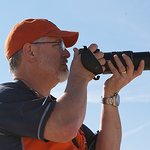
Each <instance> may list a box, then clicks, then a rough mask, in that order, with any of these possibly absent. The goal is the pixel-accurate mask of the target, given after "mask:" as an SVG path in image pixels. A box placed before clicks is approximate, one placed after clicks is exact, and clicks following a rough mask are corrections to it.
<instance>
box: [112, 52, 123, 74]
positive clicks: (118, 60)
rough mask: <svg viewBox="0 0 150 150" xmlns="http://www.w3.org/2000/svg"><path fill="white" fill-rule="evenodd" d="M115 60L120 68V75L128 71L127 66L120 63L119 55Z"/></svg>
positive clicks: (115, 56)
mask: <svg viewBox="0 0 150 150" xmlns="http://www.w3.org/2000/svg"><path fill="white" fill-rule="evenodd" d="M114 60H115V62H116V65H117V67H118V70H119V72H120V73H123V72H125V71H126V68H125V66H124V65H123V64H122V62H121V61H120V59H119V57H118V56H117V55H114Z"/></svg>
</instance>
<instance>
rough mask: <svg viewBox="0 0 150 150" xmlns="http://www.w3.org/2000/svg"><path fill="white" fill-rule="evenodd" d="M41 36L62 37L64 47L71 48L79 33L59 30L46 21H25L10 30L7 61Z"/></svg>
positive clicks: (6, 45) (6, 51) (6, 50)
mask: <svg viewBox="0 0 150 150" xmlns="http://www.w3.org/2000/svg"><path fill="white" fill-rule="evenodd" d="M43 36H54V37H62V39H63V41H64V44H65V46H66V47H71V46H73V45H74V44H75V43H76V42H77V40H78V36H79V32H76V31H63V30H60V29H59V28H58V27H57V26H56V25H55V24H54V23H52V22H50V21H48V20H47V19H25V20H23V21H21V22H19V23H17V24H16V25H15V26H14V27H13V28H12V30H11V31H10V33H9V35H8V37H7V39H6V42H5V54H6V57H7V59H8V60H9V58H10V57H11V56H12V55H13V54H14V53H16V52H17V51H19V50H20V49H21V48H23V45H24V44H25V43H28V42H29V43H31V42H33V41H35V40H37V39H39V38H40V37H43Z"/></svg>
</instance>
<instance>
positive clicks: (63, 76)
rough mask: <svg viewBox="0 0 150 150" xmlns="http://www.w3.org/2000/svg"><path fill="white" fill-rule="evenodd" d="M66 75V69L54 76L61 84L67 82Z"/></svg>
mask: <svg viewBox="0 0 150 150" xmlns="http://www.w3.org/2000/svg"><path fill="white" fill-rule="evenodd" d="M68 75H69V71H68V69H66V70H65V71H64V70H62V71H60V72H59V73H58V74H57V75H56V77H57V79H58V80H59V82H60V83H62V82H64V81H66V80H67V78H68Z"/></svg>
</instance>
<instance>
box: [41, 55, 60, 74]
mask: <svg viewBox="0 0 150 150" xmlns="http://www.w3.org/2000/svg"><path fill="white" fill-rule="evenodd" d="M60 60H61V56H60V55H58V54H57V55H54V54H45V55H43V54H42V55H41V58H40V61H39V66H40V67H41V68H43V69H44V68H45V70H46V69H47V71H53V72H57V70H59V68H60V64H61V61H60Z"/></svg>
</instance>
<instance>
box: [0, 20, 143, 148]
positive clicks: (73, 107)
mask: <svg viewBox="0 0 150 150" xmlns="http://www.w3.org/2000/svg"><path fill="white" fill-rule="evenodd" d="M77 39H78V32H71V31H61V30H60V29H59V28H58V27H56V25H54V24H53V23H52V22H50V21H48V20H46V19H26V20H23V21H22V22H20V23H17V24H16V25H15V26H14V27H13V29H12V30H11V32H10V33H9V35H8V38H7V40H6V43H5V54H6V57H7V59H8V60H9V65H10V72H11V73H12V74H13V79H14V82H11V83H4V84H1V85H0V149H2V150H23V149H24V150H58V149H65V150H77V149H81V150H85V149H89V150H92V149H96V150H119V148H120V143H121V124H120V118H119V113H118V108H117V105H116V99H115V100H114V102H115V103H111V104H108V103H107V101H108V99H111V98H112V97H113V96H116V95H117V93H118V92H119V90H120V89H121V88H122V87H123V86H125V85H126V84H127V83H129V82H130V81H131V80H132V79H133V78H135V77H137V76H138V75H140V74H141V73H142V70H143V68H144V62H143V61H141V63H140V65H139V68H138V70H137V71H134V66H133V64H132V61H131V60H130V58H129V57H128V56H126V55H123V58H124V60H125V62H126V64H127V68H125V67H124V66H123V65H122V63H121V62H120V60H119V58H118V57H117V56H116V55H115V56H114V59H115V61H116V64H117V66H118V70H117V69H116V68H115V67H114V66H113V64H112V63H111V62H110V61H108V65H109V67H110V70H111V71H112V73H113V75H112V76H111V77H110V78H109V79H108V80H107V81H106V82H105V85H104V90H103V104H102V118H101V126H100V129H99V132H98V133H97V134H96V135H95V134H94V133H92V131H90V129H88V128H87V127H86V126H85V125H83V121H84V117H85V113H86V103H87V85H88V82H89V81H90V80H92V79H93V78H94V76H95V75H94V74H93V73H92V72H90V71H88V70H87V69H85V68H84V67H83V65H82V63H81V55H80V54H79V51H78V49H77V48H74V49H73V50H74V58H73V61H72V64H71V67H70V73H69V76H68V68H67V65H66V63H67V58H69V57H70V53H69V52H68V51H67V49H66V47H71V46H73V45H74V44H75V43H76V41H77ZM65 46H66V47H65ZM89 49H90V51H91V52H94V51H95V50H96V49H97V45H96V44H91V45H90V46H89ZM93 55H94V56H95V58H96V59H97V60H98V61H99V63H100V64H101V65H102V69H103V71H104V70H105V67H104V66H103V65H104V64H105V60H104V59H103V56H104V54H103V53H102V52H98V53H95V54H93ZM67 77H68V82H67V86H66V89H65V91H64V94H63V95H62V96H61V97H59V98H58V99H56V98H54V97H53V96H52V95H50V91H51V89H52V88H53V87H55V86H56V85H57V84H58V83H59V82H63V81H64V80H66V79H67ZM106 99H107V101H106Z"/></svg>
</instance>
